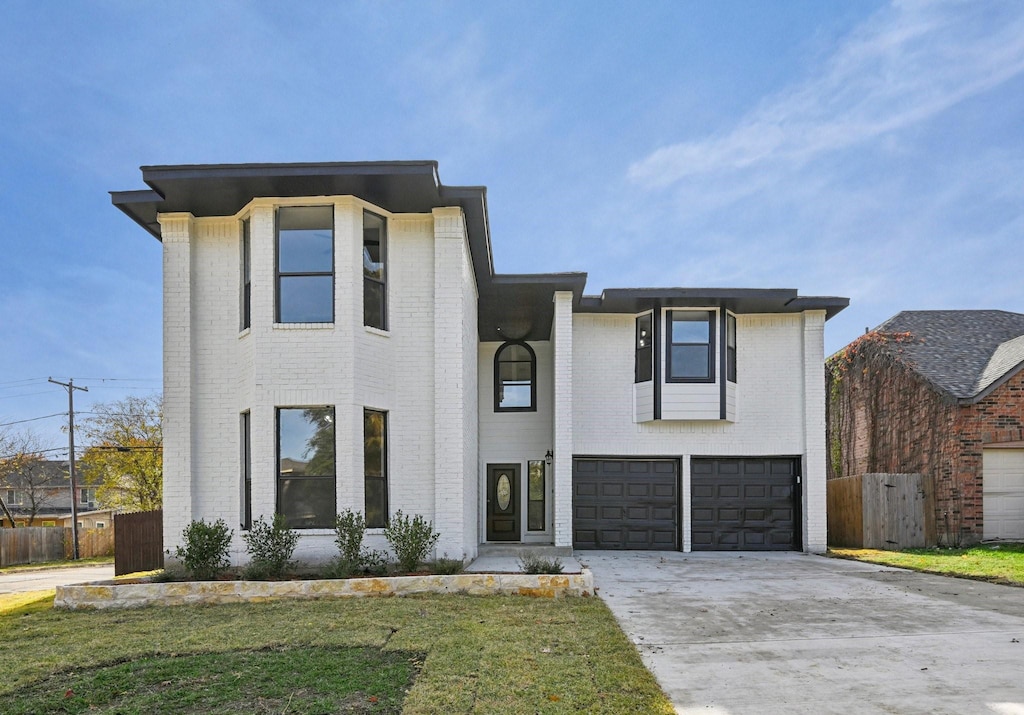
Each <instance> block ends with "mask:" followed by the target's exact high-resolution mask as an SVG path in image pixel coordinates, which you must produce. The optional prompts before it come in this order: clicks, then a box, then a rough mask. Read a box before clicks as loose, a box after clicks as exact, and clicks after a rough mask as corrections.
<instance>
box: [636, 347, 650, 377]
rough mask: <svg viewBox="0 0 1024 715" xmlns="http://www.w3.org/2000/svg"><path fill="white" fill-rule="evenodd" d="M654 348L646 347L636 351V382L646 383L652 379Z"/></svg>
mask: <svg viewBox="0 0 1024 715" xmlns="http://www.w3.org/2000/svg"><path fill="white" fill-rule="evenodd" d="M653 357H654V348H653V347H651V346H648V347H646V348H643V349H640V350H637V351H636V381H637V382H647V381H648V380H650V379H652V378H653V377H654V362H653V359H652V358H653Z"/></svg>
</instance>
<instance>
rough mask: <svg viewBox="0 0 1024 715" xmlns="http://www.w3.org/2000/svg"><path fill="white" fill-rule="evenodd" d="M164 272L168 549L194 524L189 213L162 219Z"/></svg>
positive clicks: (192, 226) (192, 225)
mask: <svg viewBox="0 0 1024 715" xmlns="http://www.w3.org/2000/svg"><path fill="white" fill-rule="evenodd" d="M159 221H160V233H161V240H162V241H163V268H164V305H163V308H164V334H163V338H164V415H163V438H164V495H163V498H164V502H163V503H164V547H165V548H168V549H171V551H172V552H173V550H174V547H175V546H176V545H178V544H179V543H180V539H181V532H182V530H183V529H184V528H185V526H186V525H187V524H188V523H189V522H190V521H191V520H192V238H193V235H194V231H195V223H194V221H195V219H194V217H193V216H192V214H189V213H173V214H161V215H160V216H159Z"/></svg>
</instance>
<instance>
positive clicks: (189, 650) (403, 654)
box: [0, 595, 674, 715]
mask: <svg viewBox="0 0 1024 715" xmlns="http://www.w3.org/2000/svg"><path fill="white" fill-rule="evenodd" d="M45 606H46V602H45V601H44V602H42V604H40V603H38V602H37V603H35V604H29V605H27V606H25V607H23V608H15V609H12V610H9V611H8V612H7V613H6V614H3V615H0V672H2V673H4V674H5V678H4V679H3V681H2V682H0V702H4V701H5V699H7V698H8V697H10V696H11V695H13V694H15V693H19V692H21V691H22V690H25V689H28V690H31V689H32V688H35V687H37V685H39V684H40V683H43V682H48V683H50V684H51V686H52V685H57V683H58V681H57V680H53V678H54V677H55V676H57V675H58V674H66V673H70V672H74V673H76V674H83V673H86V672H88V671H95V669H96V668H97V667H98V666H105V665H107V664H110V663H117V662H123V663H129V662H131V661H141V660H144V659H149V660H152V661H154V662H159V661H164V662H167V661H170V662H173V660H174V659H175V657H176V656H179V655H180V654H185V655H187V656H188V658H196V657H198V656H201V655H203V654H222V655H224V656H225V657H228V656H229V655H230V654H232V653H233V652H253V651H256V652H257V654H256V656H255V657H256V659H257V661H259V660H260V658H264V657H268V656H269V653H276V652H278V651H280V652H285V653H287V652H292V651H296V649H297V651H298V652H302V651H303V650H304V649H305V650H312V651H315V652H318V653H319V654H320V655H319V656H316V657H322V658H324V659H325V660H326V662H327V663H330V662H331V661H332V658H333V655H332V654H331V653H332V650H333V651H337V650H338V649H363V648H367V649H370V650H375V651H378V652H385V653H394V654H395V655H396V656H398V657H399V659H403V660H404V661H405V662H408V659H409V654H410V653H421V654H423V659H422V662H421V663H417V666H418V667H419V669H420V673H419V675H418V676H417V677H416V678H415V680H414V681H413V683H412V687H411V688H410V689H409V691H408V694H407V695H406V696H405V701H404V704H403V708H402V712H403V713H409V714H410V715H416V714H417V713H493V712H508V713H519V712H523V713H535V712H552V713H561V712H581V713H582V712H606V713H672V712H674V710H673V707H672V705H671V703H670V702H669V701H668V700H667V699H666V698H665V696H664V694H663V693H662V692H661V690H660V689H659V688H658V685H657V683H656V682H655V680H654V678H653V676H652V675H651V674H650V673H649V672H648V671H647V670H646V669H644V667H643V665H642V663H641V661H640V657H639V655H638V654H637V652H636V649H635V648H634V647H633V645H632V644H631V643H630V642H629V640H628V639H627V638H626V636H625V635H624V634H623V633H622V631H621V630H620V629H619V628H618V626H617V624H616V623H615V620H614V618H613V617H612V615H611V613H610V612H609V611H608V609H607V607H606V606H605V605H604V603H603V602H601V601H600V600H599V599H596V598H563V599H531V598H523V597H516V596H489V597H473V596H461V595H430V596H410V597H403V598H386V599H345V600H330V601H303V602H270V603H259V604H228V605H223V606H181V607H175V608H144V609H138V610H132V611H75V612H57V611H53V610H51V609H48V608H45ZM324 654H327V655H324ZM231 657H233V656H231ZM240 679H241V680H250V678H248V677H244V678H240ZM397 680H398V681H401V687H402V688H404V687H406V686H407V681H402V679H401V678H397ZM189 682H190V686H189V688H188V690H189V691H199V692H198V693H196V694H195V695H194V697H197V698H198V697H208V695H209V694H208V693H205V692H204V691H206V690H216V689H218V688H219V687H220V686H215V685H213V684H207V683H204V682H202V681H189ZM40 687H42V686H40ZM366 687H367V686H365V685H362V686H359V688H357V692H360V693H362V694H367V693H368V691H367V690H366ZM57 689H58V690H59V693H60V695H61V697H63V694H64V692H65V691H66V688H64V689H60V688H59V687H58V688H57ZM287 690H288V692H287V693H285V692H281V693H279V694H277V695H275V696H274V697H273V698H268V702H269V701H270V700H273V702H274V707H275V708H276V712H282V711H287V712H289V713H291V712H303V710H300V709H298V708H297V707H296V703H297V702H301V703H312V704H308V705H304V707H309V708H310V709H309V711H310V712H315V711H318V710H317V706H316V705H315V702H316V698H317V697H319V696H318V695H315V694H313V691H312V690H310V689H309V688H306V687H302V686H300V685H299V684H298V683H297V682H296V683H289V684H288V688H287ZM33 692H34V691H33ZM42 694H43V693H42V692H40V697H42ZM190 697H191V696H190ZM246 697H249V696H246ZM367 697H369V696H367ZM376 697H379V696H376ZM289 698H291V701H290V703H289ZM41 702H42V701H38V700H36V701H35V704H36V710H35V711H36V712H45V711H46V710H45V709H42V707H41ZM204 702H205V701H204ZM233 702H234V701H233ZM241 702H244V703H245V705H252V703H253V702H255V701H252V700H251V699H250V700H243V701H241ZM245 705H243V706H242V708H243V709H244V708H245ZM278 706H280V707H278ZM286 706H287V707H286ZM183 707H184V706H183ZM197 707H198V706H197ZM186 709H187V708H186ZM201 709H209V708H208V707H207V706H205V705H204V706H203V707H202V708H201ZM215 709H216V710H218V711H224V712H231V710H230V709H229V705H225V706H220V705H218V706H215ZM133 710H134V706H133V707H131V708H124V709H122V708H117V709H116V711H117V712H132V711H133ZM140 710H141V711H142V712H147V711H148V710H152V708H150V707H149V706H148V705H147V706H146V707H142V708H141V709H140ZM327 710H330V708H327ZM30 711H31V710H25V712H30ZM62 711H63V710H62ZM250 711H251V710H250ZM319 711H321V712H322V711H324V709H320V710H319ZM90 712H97V711H90ZM99 712H103V710H102V709H100V710H99ZM153 712H158V711H155V710H153ZM356 712H359V711H358V710H356ZM371 712H372V711H371ZM385 712H386V711H385Z"/></svg>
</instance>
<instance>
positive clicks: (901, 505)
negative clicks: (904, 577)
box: [826, 474, 936, 550]
mask: <svg viewBox="0 0 1024 715" xmlns="http://www.w3.org/2000/svg"><path fill="white" fill-rule="evenodd" d="M826 492H827V499H828V506H827V508H828V543H829V546H846V547H851V548H863V549H890V550H895V549H912V548H923V547H925V546H934V545H935V540H936V535H935V513H934V511H935V510H934V509H933V508H932V506H931V504H932V495H931V494H930V493H929V491H928V490H927V489H926V488H925V480H924V477H923V476H922V475H920V474H861V475H857V476H854V477H843V478H842V479H829V480H828V482H827V483H826Z"/></svg>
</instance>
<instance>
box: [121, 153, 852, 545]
mask: <svg viewBox="0 0 1024 715" xmlns="http://www.w3.org/2000/svg"><path fill="white" fill-rule="evenodd" d="M142 175H143V181H144V182H145V183H146V184H147V185H148V186H149V187H150V188H149V189H147V190H142V191H128V192H114V193H113V194H112V197H113V202H114V204H115V205H116V206H117V207H118V208H120V209H121V210H122V211H124V212H125V213H126V214H127V215H128V216H129V217H131V218H132V219H133V220H135V221H136V222H137V223H139V224H140V225H141V226H142V227H144V228H145V229H146V230H147V231H148V232H149V233H150V234H152V235H153V236H154V237H156V238H157V239H159V240H161V241H162V243H163V265H164V438H165V441H164V523H165V536H164V541H165V545H166V546H168V547H169V548H172V549H173V548H174V546H175V545H176V544H178V543H179V542H180V539H181V531H182V529H183V527H184V526H185V525H186V524H187V523H188V522H189V521H190V520H194V519H206V520H211V519H216V518H223V519H224V520H225V521H227V522H228V523H230V524H232V525H233V526H235V527H236V537H235V543H234V557H233V558H235V560H236V561H239V560H242V559H244V555H243V553H242V542H241V539H240V538H239V533H238V532H239V531H242V530H245V529H246V528H248V525H249V524H250V523H251V521H252V520H253V519H255V518H259V517H260V516H268V517H269V516H270V515H271V514H273V513H275V512H280V513H282V514H284V515H285V517H286V518H287V520H288V522H289V523H290V524H291V525H292V526H293V527H295V528H298V529H301V530H302V531H301V533H302V538H301V540H300V546H299V551H298V554H297V555H298V557H299V558H301V559H304V560H308V561H313V560H318V559H326V558H328V557H330V556H331V554H332V553H333V552H334V549H335V547H334V541H333V532H332V531H331V527H332V525H333V520H334V515H335V513H336V512H339V511H342V510H344V509H354V510H357V511H362V512H364V513H365V515H366V518H367V522H368V524H369V526H370V529H369V532H368V542H369V544H368V545H369V546H371V547H373V548H381V547H383V546H384V545H385V544H384V540H383V534H382V531H383V529H382V527H383V526H384V525H385V523H386V521H387V519H388V518H389V516H390V515H391V514H394V512H395V511H397V510H399V509H400V510H402V511H403V512H404V513H406V514H412V513H418V514H422V515H424V516H425V517H426V518H427V519H429V520H431V521H432V522H433V524H434V526H435V528H436V529H437V530H438V531H439V532H440V535H441V538H440V541H439V542H438V545H437V553H438V554H439V555H440V554H444V553H447V554H448V555H449V556H454V557H463V558H467V559H468V558H472V557H474V556H476V555H477V553H478V549H479V547H480V545H481V544H487V543H518V544H548V545H554V546H556V547H561V548H564V549H571V548H578V549H583V548H598V547H603V548H655V549H678V550H686V551H688V550H690V549H804V550H814V551H818V550H822V549H824V548H825V470H826V455H825V438H824V431H825V393H824V385H825V379H824V350H823V345H824V339H823V331H824V326H825V321H826V319H828V318H829V317H831V316H832V315H834V314H836V313H837V312H839V311H840V310H842V309H843V308H844V307H845V306H846V305H847V304H848V301H847V299H845V298H831V297H825V298H820V297H819V298H815V297H801V296H798V295H797V292H796V291H795V290H789V289H780V290H760V289H717V288H715V289H693V288H665V289H615V290H606V291H604V293H602V295H600V296H585V295H583V288H584V284H585V282H586V274H584V273H542V274H529V275H503V274H497V273H495V271H494V266H493V263H492V259H491V238H490V234H489V227H488V220H487V201H486V190H485V189H484V188H482V187H451V186H444V185H442V184H440V182H439V180H438V174H437V164H436V163H435V162H387V163H383V162H382V163H330V164H245V165H199V166H154V167H143V169H142Z"/></svg>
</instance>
